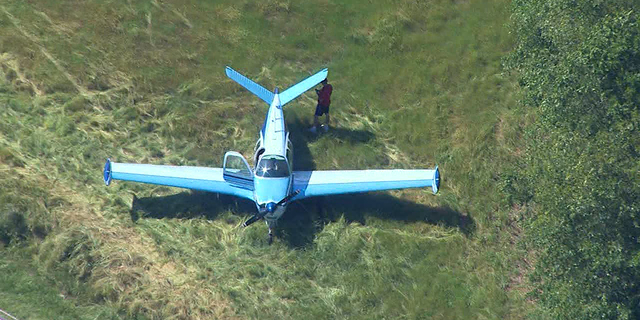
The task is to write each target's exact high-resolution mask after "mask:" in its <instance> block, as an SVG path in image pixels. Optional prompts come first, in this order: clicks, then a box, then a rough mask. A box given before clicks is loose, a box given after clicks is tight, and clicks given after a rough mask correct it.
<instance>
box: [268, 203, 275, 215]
mask: <svg viewBox="0 0 640 320" xmlns="http://www.w3.org/2000/svg"><path fill="white" fill-rule="evenodd" d="M267 211H268V212H269V213H272V212H274V211H276V204H275V203H274V202H269V203H267Z"/></svg>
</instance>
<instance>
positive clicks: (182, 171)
mask: <svg viewBox="0 0 640 320" xmlns="http://www.w3.org/2000/svg"><path fill="white" fill-rule="evenodd" d="M222 171H223V170H222V168H204V167H189V166H163V165H152V164H137V163H117V162H111V160H109V159H107V162H106V163H105V165H104V182H105V184H106V185H109V183H111V180H112V179H116V180H126V181H135V182H142V183H150V184H159V185H163V186H171V187H178V188H186V189H196V190H203V191H210V192H216V193H224V194H229V195H233V196H238V197H241V198H246V199H249V200H253V190H251V189H250V188H242V187H237V186H233V185H231V184H229V183H227V182H226V181H225V180H224V178H223V174H222Z"/></svg>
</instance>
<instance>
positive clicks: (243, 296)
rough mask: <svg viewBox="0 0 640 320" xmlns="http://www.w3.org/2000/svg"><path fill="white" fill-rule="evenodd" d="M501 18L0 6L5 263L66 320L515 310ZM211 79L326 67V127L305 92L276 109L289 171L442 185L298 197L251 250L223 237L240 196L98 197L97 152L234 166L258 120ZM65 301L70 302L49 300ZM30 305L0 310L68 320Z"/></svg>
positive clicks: (381, 5)
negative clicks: (324, 130)
mask: <svg viewBox="0 0 640 320" xmlns="http://www.w3.org/2000/svg"><path fill="white" fill-rule="evenodd" d="M508 15H509V9H508V2H507V1H502V0H501V1H497V0H496V1H489V2H487V1H483V2H480V1H469V2H451V1H430V2H426V3H414V2H400V3H398V2H395V1H376V2H372V3H370V2H367V1H349V2H348V3H330V2H324V1H320V2H309V3H297V2H287V1H263V2H252V1H243V2H234V1H226V3H222V2H216V3H212V2H208V1H163V2H160V1H151V2H138V1H133V0H130V1H124V0H122V1H84V2H79V3H78V2H60V1H48V2H43V1H39V2H10V3H6V4H3V5H2V6H1V7H0V48H1V51H2V52H0V54H2V56H0V65H1V66H2V68H1V69H0V70H1V71H2V77H0V80H2V83H1V86H0V104H1V105H2V106H3V107H2V108H0V177H2V178H5V180H4V181H6V182H5V184H4V185H3V186H4V187H3V188H2V191H0V196H3V197H5V198H3V199H6V201H5V203H7V204H10V205H11V208H19V209H15V210H14V209H11V210H13V211H19V214H20V215H22V216H23V217H24V221H25V224H26V226H27V230H28V231H24V232H22V233H20V234H16V233H15V232H14V233H13V234H11V235H10V236H7V237H6V238H7V239H10V242H7V244H6V245H7V248H9V249H3V252H13V253H12V255H15V252H17V251H20V249H19V248H22V246H25V245H28V247H29V248H30V249H29V253H28V254H23V255H20V259H21V260H20V262H19V263H20V264H22V263H26V264H27V265H29V266H30V268H31V269H30V270H32V271H30V272H31V273H32V274H34V276H37V277H42V278H45V279H49V280H47V281H52V283H53V285H52V286H51V288H52V289H51V290H52V291H50V292H46V291H44V292H42V293H41V294H42V295H44V296H47V297H49V299H51V301H52V302H51V303H52V305H61V306H69V305H73V306H74V308H77V310H78V313H77V314H84V311H82V310H84V309H83V308H89V309H91V310H94V311H92V312H94V313H95V314H98V313H99V312H105V314H108V315H110V316H118V317H123V318H129V317H148V318H158V319H159V318H163V319H164V318H175V319H183V318H184V319H186V318H189V319H207V318H212V317H214V318H216V317H217V318H229V317H236V318H258V317H260V318H294V319H297V318H305V317H306V318H313V319H316V318H327V319H329V318H330V319H334V318H361V319H371V318H432V319H451V318H464V319H469V318H479V319H484V318H491V319H504V318H516V319H517V318H522V317H523V316H524V310H525V309H526V308H528V307H529V306H528V305H527V304H525V302H524V298H523V297H522V295H521V294H520V290H518V286H520V285H521V284H520V283H519V282H518V281H516V280H514V279H517V278H518V276H519V275H520V273H521V270H520V268H519V267H517V265H519V257H520V253H519V251H518V249H517V248H516V247H515V246H514V241H516V240H515V237H514V234H515V231H514V228H513V221H512V218H511V215H510V210H511V208H506V207H504V205H503V202H502V201H501V197H502V195H501V193H500V191H499V190H498V189H497V187H498V185H497V177H498V176H499V174H500V170H501V168H502V167H503V166H504V165H506V164H508V163H510V162H511V161H513V158H514V157H515V156H516V155H517V154H518V150H519V149H518V146H519V143H520V140H519V139H520V135H519V132H520V126H521V125H522V124H523V121H524V120H523V117H522V116H521V115H519V114H517V113H516V111H515V110H512V106H513V105H515V101H516V97H515V95H514V92H516V84H515V83H514V81H513V79H511V78H509V77H507V76H504V75H503V74H502V71H501V68H500V60H501V58H502V57H503V56H504V54H505V53H506V52H508V51H509V50H510V49H511V38H510V36H509V34H508V32H507V30H506V27H505V24H506V23H507V19H508ZM225 65H230V66H232V67H234V68H235V69H236V70H239V71H240V72H242V73H244V74H246V75H247V76H249V77H250V78H252V79H255V80H256V81H258V82H259V83H261V84H263V85H264V86H265V87H267V88H273V87H275V86H278V87H280V88H281V89H283V88H286V87H288V86H290V85H292V84H294V83H296V82H297V81H299V80H301V79H303V78H304V77H306V76H308V75H309V73H313V72H315V71H317V70H319V69H321V68H323V67H328V68H329V79H330V82H331V83H332V84H333V86H334V95H333V96H332V102H333V103H332V120H333V122H334V124H335V130H333V131H332V132H330V133H329V134H326V135H323V136H321V137H319V138H317V137H313V136H311V135H309V134H308V133H306V131H305V129H306V128H307V126H308V125H309V124H310V122H311V117H312V112H313V108H314V106H315V103H314V97H313V95H312V94H306V95H304V96H302V97H301V98H299V99H298V100H296V101H295V102H292V103H291V104H288V105H287V107H286V110H285V117H286V119H287V125H288V128H289V130H291V132H292V136H293V140H294V141H293V142H294V147H295V150H294V152H295V158H296V160H295V167H296V168H297V169H306V170H308V169H335V168H341V169H365V168H430V167H433V166H434V165H435V164H438V165H439V167H440V170H441V172H442V175H443V182H442V188H441V193H440V194H439V195H437V196H432V195H430V191H428V190H406V191H394V192H387V193H372V194H367V195H347V196H340V197H333V198H326V199H316V200H310V201H303V202H300V203H296V204H295V205H292V206H291V207H290V209H289V210H288V212H287V213H286V215H285V217H284V218H283V219H282V221H281V224H280V228H279V229H278V231H277V238H276V241H275V243H274V244H273V245H272V246H268V245H267V244H266V226H264V225H263V224H256V225H255V226H252V227H250V228H246V229H242V228H240V224H241V222H242V221H244V219H246V218H247V217H248V216H249V215H251V214H252V213H253V210H254V208H253V205H252V204H251V203H249V202H246V201H244V200H237V199H233V198H231V197H227V196H222V195H220V196H218V195H215V194H207V193H199V192H189V191H183V190H179V189H173V188H167V187H158V186H149V185H141V184H135V183H126V182H115V183H114V184H113V185H112V186H110V187H108V188H107V187H105V186H104V185H103V184H102V181H101V180H102V179H101V169H102V165H103V164H104V160H105V159H106V158H107V157H111V158H112V159H115V160H116V161H121V162H125V161H127V162H140V163H154V164H179V165H201V166H220V165H221V164H222V163H221V162H222V156H223V154H224V152H225V151H227V150H237V151H239V152H241V153H243V154H244V155H245V156H250V153H251V151H252V148H253V145H254V143H255V139H256V138H257V133H258V130H259V127H260V124H261V122H262V121H263V118H264V112H265V111H266V107H265V106H264V104H263V103H262V102H260V101H259V100H258V99H256V98H255V97H253V96H251V95H250V94H249V93H247V92H246V91H244V90H243V89H242V88H241V87H240V86H238V85H237V84H235V83H233V82H232V81H230V80H228V79H227V78H226V77H225V75H224V66H225ZM249 158H250V157H249ZM134 195H135V196H134ZM7 208H8V207H7ZM0 209H2V210H4V211H1V212H0V213H2V214H3V215H6V216H8V215H9V213H8V212H9V209H6V208H3V207H2V206H0ZM13 211H12V212H13ZM3 221H4V220H3ZM6 221H14V220H10V219H9V220H6ZM14 225H15V224H14ZM14 225H12V224H9V223H8V222H7V223H5V224H4V225H3V226H7V227H6V228H5V229H6V230H14V229H15V228H14V227H12V226H14ZM37 230H41V231H40V232H38V231H37ZM42 230H44V231H42ZM12 255H7V256H8V257H10V256H12ZM11 259H13V258H7V259H0V261H2V263H4V265H6V268H8V269H7V270H12V271H11V272H10V274H11V275H12V276H10V277H9V278H8V279H7V281H5V282H3V285H6V286H7V287H8V286H11V285H12V284H13V285H14V286H15V287H16V288H18V289H15V290H12V291H8V293H6V294H5V295H4V296H2V297H4V298H3V300H0V301H21V300H19V299H13V298H12V297H17V296H20V295H22V292H23V291H24V292H27V291H29V290H30V289H28V288H25V289H19V288H24V287H23V286H22V283H23V282H25V280H24V277H25V275H24V274H22V273H21V272H20V271H19V270H17V269H16V267H15V265H16V264H17V263H18V262H13V261H14V260H11ZM16 259H17V258H16ZM5 260H6V261H5ZM14 275H15V276H14ZM3 281H4V280H3ZM63 291H64V292H67V293H68V294H70V295H71V296H72V297H73V298H72V299H70V300H64V301H62V302H60V301H58V300H59V299H58V300H55V299H57V298H56V297H57V296H58V292H63ZM65 296H66V295H65ZM35 299H36V298H32V299H31V300H30V301H32V302H29V301H25V302H17V303H15V304H13V305H0V307H2V308H3V309H5V310H7V311H9V312H11V311H13V312H15V313H16V314H19V315H22V316H24V317H29V318H32V317H33V318H38V317H44V315H40V313H39V312H50V313H49V314H48V315H46V316H47V317H53V318H65V317H67V318H73V317H74V316H73V315H67V314H65V313H64V312H67V311H63V310H62V309H65V310H66V309H69V308H68V307H65V308H62V307H61V308H62V309H61V308H58V307H51V308H48V307H44V306H42V307H37V306H36V307H34V306H33V304H32V303H33V301H35ZM54 300H55V301H58V302H55V301H54ZM42 309H46V310H42ZM28 310H33V311H32V313H29V311H28ZM56 310H60V311H56ZM69 312H73V311H69ZM54 315H55V316H54Z"/></svg>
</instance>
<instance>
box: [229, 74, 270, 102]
mask: <svg viewBox="0 0 640 320" xmlns="http://www.w3.org/2000/svg"><path fill="white" fill-rule="evenodd" d="M226 73H227V77H229V78H231V80H233V81H235V82H237V83H238V84H240V85H241V86H243V87H244V88H245V89H247V90H249V91H251V93H253V94H255V95H256V96H258V98H260V99H262V101H264V102H266V103H267V104H268V105H271V102H273V96H274V94H273V92H271V91H269V90H267V89H265V88H264V87H263V86H261V85H259V84H257V83H255V82H253V81H251V79H249V78H247V77H245V76H243V75H241V74H240V73H238V71H235V70H233V69H231V68H230V67H227V69H226Z"/></svg>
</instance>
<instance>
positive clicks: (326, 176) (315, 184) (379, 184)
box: [293, 166, 440, 200]
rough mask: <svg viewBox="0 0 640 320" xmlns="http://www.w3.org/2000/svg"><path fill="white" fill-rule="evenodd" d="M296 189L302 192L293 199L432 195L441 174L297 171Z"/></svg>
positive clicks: (435, 172) (435, 191) (435, 171)
mask: <svg viewBox="0 0 640 320" xmlns="http://www.w3.org/2000/svg"><path fill="white" fill-rule="evenodd" d="M293 177H294V180H293V190H300V193H299V194H298V196H296V197H295V198H294V200H300V199H303V198H309V197H316V196H324V195H332V194H344V193H356V192H368V191H380V190H392V189H405V188H422V187H431V189H432V190H433V193H434V194H435V193H437V192H438V188H439V187H440V171H439V170H438V167H437V166H436V168H435V169H433V170H395V169H391V170H327V171H296V172H294V173H293Z"/></svg>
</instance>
